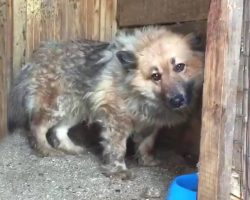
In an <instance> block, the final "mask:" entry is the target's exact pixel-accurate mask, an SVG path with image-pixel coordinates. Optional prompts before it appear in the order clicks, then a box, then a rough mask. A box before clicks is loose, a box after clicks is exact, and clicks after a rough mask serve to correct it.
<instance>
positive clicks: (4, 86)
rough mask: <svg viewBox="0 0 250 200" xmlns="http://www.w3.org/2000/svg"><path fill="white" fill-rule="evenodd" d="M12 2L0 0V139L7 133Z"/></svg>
mask: <svg viewBox="0 0 250 200" xmlns="http://www.w3.org/2000/svg"><path fill="white" fill-rule="evenodd" d="M11 3H12V1H11V0H0V137H2V136H4V135H5V134H6V133H7V93H8V88H9V83H10V82H8V80H9V79H8V77H10V76H11V71H10V65H11V62H12V61H11V60H12V59H11V52H12V20H11V15H12V4H11Z"/></svg>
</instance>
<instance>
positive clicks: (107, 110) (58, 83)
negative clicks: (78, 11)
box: [9, 27, 203, 178]
mask: <svg viewBox="0 0 250 200" xmlns="http://www.w3.org/2000/svg"><path fill="white" fill-rule="evenodd" d="M192 43H193V37H192V36H190V35H187V36H183V35H179V34H175V33H173V32H170V31H168V30H165V29H164V28H156V27H150V28H145V29H142V30H139V29H138V30H135V32H134V33H131V34H125V33H121V34H120V36H118V37H117V38H116V39H115V40H114V41H113V42H111V43H101V42H94V41H75V42H66V43H60V44H59V43H48V44H45V45H43V46H42V47H40V48H39V49H38V50H37V51H36V52H35V53H34V54H33V56H32V58H31V59H30V61H29V62H28V63H27V64H26V65H25V67H24V68H23V69H22V71H21V73H20V75H19V77H18V78H17V80H16V83H15V85H14V87H13V89H12V91H11V94H10V98H9V101H10V105H9V125H10V126H9V127H10V128H14V127H25V126H26V127H27V128H28V130H29V132H30V135H31V136H32V138H33V142H32V144H33V146H34V147H35V148H36V149H37V150H38V151H39V152H40V153H42V154H43V155H49V154H58V153H60V152H61V150H62V151H64V152H65V151H67V152H70V153H81V152H82V147H80V146H76V145H75V144H74V143H73V142H72V141H71V140H70V139H69V138H68V130H69V129H70V128H71V127H72V126H74V125H75V124H78V123H80V122H82V121H87V122H88V123H92V122H98V123H100V124H101V126H102V127H103V130H102V138H103V142H102V144H103V146H104V155H105V158H106V161H107V163H106V165H105V168H104V169H105V173H106V174H108V175H110V174H119V175H122V177H123V178H126V177H128V176H129V175H130V173H128V171H127V168H126V165H125V162H124V155H125V152H126V141H127V138H128V137H129V136H130V135H131V134H133V136H134V140H135V142H136V143H137V144H138V152H139V154H140V155H141V161H142V163H144V164H145V165H152V164H154V161H153V158H152V156H151V155H150V154H149V151H150V149H151V148H152V146H153V141H154V138H155V136H156V133H157V130H158V129H159V128H161V127H162V126H164V125H167V126H174V125H176V124H178V123H181V122H183V121H185V120H186V119H187V118H188V117H189V114H190V113H191V112H192V108H193V106H194V105H195V104H196V96H197V91H198V90H199V89H200V88H201V86H202V82H203V55H202V54H201V53H200V52H197V51H194V50H193V49H192ZM46 135H47V136H48V135H49V137H50V141H52V142H50V143H48V140H47V138H46Z"/></svg>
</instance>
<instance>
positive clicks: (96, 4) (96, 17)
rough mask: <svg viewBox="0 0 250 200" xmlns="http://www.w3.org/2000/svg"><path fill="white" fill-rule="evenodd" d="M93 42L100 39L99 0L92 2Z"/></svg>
mask: <svg viewBox="0 0 250 200" xmlns="http://www.w3.org/2000/svg"><path fill="white" fill-rule="evenodd" d="M93 15H94V16H93V23H94V27H93V28H94V29H93V35H92V39H93V40H99V39H100V0H94V13H93Z"/></svg>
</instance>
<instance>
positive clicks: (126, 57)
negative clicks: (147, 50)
mask: <svg viewBox="0 0 250 200" xmlns="http://www.w3.org/2000/svg"><path fill="white" fill-rule="evenodd" d="M116 56H117V58H118V60H119V61H120V63H121V65H122V66H123V67H124V69H126V70H130V69H135V68H136V62H137V61H136V57H135V54H134V53H133V52H132V51H118V52H117V53H116Z"/></svg>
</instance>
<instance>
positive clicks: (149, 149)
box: [137, 129, 159, 166]
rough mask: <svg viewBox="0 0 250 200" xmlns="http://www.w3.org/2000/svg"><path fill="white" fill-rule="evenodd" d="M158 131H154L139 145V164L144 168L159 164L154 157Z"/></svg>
mask: <svg viewBox="0 0 250 200" xmlns="http://www.w3.org/2000/svg"><path fill="white" fill-rule="evenodd" d="M157 131H158V129H154V130H153V132H152V133H151V134H150V135H147V136H146V137H144V139H142V140H141V141H140V142H139V143H138V154H139V162H140V164H142V165H144V166H155V165H158V164H159V162H158V161H157V160H155V158H154V155H153V148H154V144H155V138H156V136H157ZM137 134H138V133H137Z"/></svg>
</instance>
